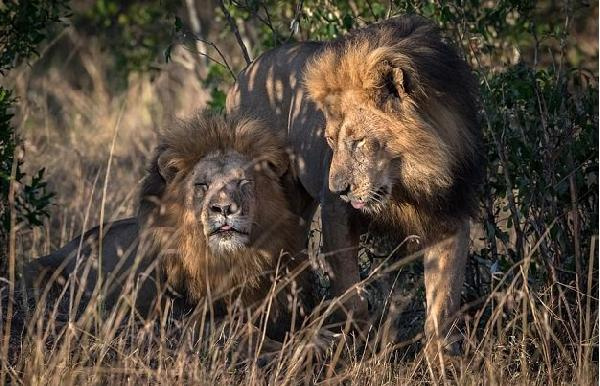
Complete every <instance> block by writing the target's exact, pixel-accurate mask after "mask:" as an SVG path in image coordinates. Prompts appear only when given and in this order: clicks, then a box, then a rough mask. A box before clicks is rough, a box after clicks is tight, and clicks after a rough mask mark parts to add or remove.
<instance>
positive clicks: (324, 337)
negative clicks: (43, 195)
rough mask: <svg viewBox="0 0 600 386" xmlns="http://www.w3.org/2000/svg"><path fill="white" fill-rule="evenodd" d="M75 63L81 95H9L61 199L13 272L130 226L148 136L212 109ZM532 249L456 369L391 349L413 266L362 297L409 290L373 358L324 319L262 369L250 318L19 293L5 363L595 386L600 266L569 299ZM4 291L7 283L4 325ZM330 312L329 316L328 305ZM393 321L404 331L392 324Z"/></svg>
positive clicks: (28, 77) (312, 379)
mask: <svg viewBox="0 0 600 386" xmlns="http://www.w3.org/2000/svg"><path fill="white" fill-rule="evenodd" d="M79 57H80V58H81V63H82V69H81V71H83V72H84V74H82V75H81V76H85V77H86V79H90V80H91V83H90V84H91V86H90V87H89V88H87V89H85V90H82V89H78V88H76V87H72V86H70V83H69V82H66V81H65V79H64V71H62V70H61V69H60V68H53V69H52V70H50V71H48V72H47V73H46V74H44V76H41V77H40V76H32V74H31V70H23V71H22V72H21V73H19V74H18V76H17V78H16V79H14V80H15V83H16V84H17V85H18V86H19V88H18V89H19V90H20V95H21V96H22V98H23V102H24V103H22V110H21V111H20V112H19V121H20V122H21V128H22V133H24V136H25V139H26V152H27V158H26V159H27V160H28V164H27V165H26V166H27V167H28V168H29V169H30V170H37V169H39V168H40V167H46V168H47V170H48V174H47V175H48V180H49V182H50V188H51V189H52V190H53V191H55V192H57V196H56V200H55V205H54V206H53V207H52V209H51V216H50V218H49V219H48V220H47V222H46V224H45V226H44V227H42V228H39V229H34V230H28V229H18V230H17V256H18V261H19V262H20V263H23V262H26V261H28V260H29V259H31V258H34V257H36V256H40V255H44V254H46V253H48V252H49V251H50V250H53V249H55V248H57V247H58V246H60V245H62V244H64V243H65V242H66V241H68V240H70V239H71V238H73V237H74V236H76V235H77V234H79V233H81V232H82V231H83V230H85V229H86V228H89V227H91V226H93V225H95V224H98V223H99V222H100V221H101V219H104V220H111V219H116V218H123V217H127V216H130V215H132V214H134V210H135V197H136V189H137V183H138V181H139V179H140V178H141V176H142V174H143V169H144V165H145V163H146V160H147V159H148V156H149V153H150V151H151V149H152V146H153V142H154V139H155V126H156V125H158V124H161V123H162V122H164V121H165V120H166V119H170V118H171V116H172V115H176V116H182V115H185V114H187V113H188V112H189V111H190V110H191V109H193V108H196V107H200V106H202V105H203V103H204V101H205V93H204V91H203V90H202V86H201V85H200V84H199V83H198V82H197V81H195V79H196V77H195V76H194V72H193V70H189V71H187V72H186V71H180V73H179V74H177V75H173V74H169V73H165V74H163V75H161V77H162V78H160V79H158V80H154V81H152V82H151V81H150V79H149V78H147V77H138V78H132V79H131V80H130V86H129V88H128V89H127V90H125V91H123V92H122V93H120V94H119V95H112V94H111V93H109V92H108V91H107V86H106V79H104V78H103V76H102V73H103V71H102V68H101V66H102V63H101V62H99V61H97V60H94V58H97V57H98V55H97V53H95V52H94V50H93V47H90V48H88V49H86V50H84V51H82V52H81V53H80V54H79ZM174 57H175V58H177V56H174ZM182 58H184V57H183V56H179V60H184V59H182ZM186 66H187V67H188V68H191V67H190V66H188V65H187V64H186V63H183V64H181V63H180V67H179V69H180V70H181V68H185V67H186ZM182 74H183V75H182ZM174 79H175V80H174ZM165 90H167V91H165ZM173 95H177V97H176V98H174V97H173ZM190 101H193V103H190ZM56 106H59V107H60V114H58V113H57V110H55V109H54V108H56ZM53 109H54V110H53ZM57 116H58V117H59V118H57ZM113 145H114V146H113ZM317 233H318V232H317ZM543 237H547V235H544V236H543ZM537 241H538V240H533V242H532V243H531V245H530V246H529V249H528V250H529V251H530V252H529V255H528V257H526V258H525V259H524V260H523V261H521V262H519V263H518V264H517V265H515V266H514V267H512V268H511V269H510V270H509V271H507V272H504V273H503V274H502V275H501V276H494V275H490V280H491V290H490V291H488V293H487V294H486V295H485V296H484V297H483V298H478V299H477V300H476V301H475V302H473V303H471V304H467V305H465V307H464V310H463V311H464V315H465V318H464V322H463V324H462V325H461V329H462V331H463V332H464V350H465V353H464V356H463V357H462V358H460V360H456V361H454V362H452V363H450V362H443V363H441V364H438V363H436V364H428V363H427V362H426V361H425V360H424V358H423V356H422V354H421V353H420V351H419V344H418V343H415V342H416V341H417V340H418V338H419V336H416V337H413V339H412V340H409V341H402V342H400V343H394V341H395V340H394V339H393V338H392V337H394V336H398V335H402V334H401V332H402V330H409V329H410V330H417V331H418V330H420V329H421V326H422V318H421V317H420V316H419V314H418V313H417V314H416V315H417V316H416V317H411V318H407V317H406V315H407V311H410V310H407V309H408V308H409V307H413V306H414V304H415V303H417V304H418V305H419V303H422V296H421V295H420V293H421V292H422V290H421V289H420V288H421V287H420V285H422V283H421V282H422V280H421V281H417V282H411V283H410V284H409V285H407V283H403V281H404V280H402V279H400V280H399V279H398V278H399V277H406V276H401V275H408V274H410V273H411V272H413V268H414V267H413V265H411V261H412V260H411V259H405V260H403V261H401V262H397V263H393V264H391V265H382V266H380V268H375V269H374V270H372V273H371V275H370V276H369V277H368V278H367V279H365V281H363V282H362V283H360V284H359V285H361V286H363V287H367V286H368V285H370V284H372V283H377V282H378V280H383V279H385V278H388V279H389V278H392V280H391V281H390V282H391V283H392V284H393V286H392V287H395V286H397V287H398V288H401V289H402V290H403V291H404V292H406V293H407V295H406V296H405V297H406V299H408V300H406V299H404V300H402V301H399V300H398V299H397V298H394V297H389V298H388V297H385V302H384V303H386V304H388V303H389V304H388V305H390V304H391V305H393V307H392V306H390V307H389V308H390V311H389V312H388V313H387V314H386V315H387V316H388V317H382V318H381V319H379V320H378V321H377V323H375V325H374V327H378V328H373V329H372V330H371V331H369V344H368V345H366V347H365V346H364V345H363V344H362V340H360V339H355V340H353V339H351V336H350V335H345V334H338V335H335V336H330V335H328V334H326V333H325V332H324V331H325V330H324V329H323V326H324V325H325V321H324V317H323V316H319V317H315V318H314V319H313V320H311V323H310V324H307V325H305V327H304V328H302V329H300V330H299V331H296V332H294V333H293V334H291V335H290V336H289V337H288V339H287V340H286V342H284V349H283V350H282V351H281V352H280V353H277V355H275V356H273V357H271V358H269V359H270V361H269V363H268V365H266V366H265V360H264V357H259V355H258V354H257V352H256V350H252V348H253V347H255V345H254V344H248V340H249V339H252V340H254V342H256V340H257V339H258V340H259V341H260V334H259V335H256V334H255V333H253V334H251V333H249V331H252V329H251V328H249V326H250V323H251V320H259V319H260V315H255V316H254V317H252V318H249V317H248V316H247V315H245V313H244V310H238V312H236V311H232V312H231V314H230V316H229V317H228V318H226V319H225V320H220V321H217V320H213V319H212V318H211V317H210V315H211V313H210V309H209V308H207V307H206V306H200V307H198V308H197V309H196V310H195V311H194V312H193V313H192V314H191V315H187V316H186V317H179V316H177V315H173V314H172V313H171V312H170V309H169V308H168V307H166V309H165V310H164V312H163V313H162V314H160V315H157V317H156V318H155V319H154V320H151V321H141V320H140V319H139V318H136V317H135V316H134V315H133V314H132V312H131V310H130V309H129V308H128V307H127V306H126V304H127V303H128V301H129V300H130V299H131V297H133V296H135V292H132V293H129V294H126V296H124V297H123V298H122V300H123V306H122V307H117V308H115V309H114V310H112V311H110V310H108V311H104V312H100V311H99V310H102V307H101V305H99V304H98V301H97V299H91V301H90V302H89V304H88V305H87V306H86V307H83V306H79V305H78V304H77V302H74V301H72V300H73V299H74V297H73V296H72V295H73V294H72V293H70V292H69V291H70V290H69V291H66V292H64V293H55V292H50V293H49V295H50V296H48V297H47V299H46V297H44V299H43V301H41V302H40V303H39V304H32V303H31V302H30V301H29V302H28V301H23V297H22V296H19V295H20V294H22V291H17V296H16V299H15V304H16V310H15V312H14V317H13V323H12V326H13V327H12V340H11V342H10V343H11V344H10V353H9V356H8V358H1V359H0V362H1V363H2V370H3V375H4V377H5V378H4V379H5V380H6V379H8V380H9V382H11V383H15V384H81V383H113V382H114V383H127V384H140V383H165V384H177V383H200V384H238V383H240V382H241V383H247V384H263V383H270V384H298V383H307V384H308V383H327V384H329V383H342V382H344V383H352V384H361V385H371V384H373V385H375V384H377V385H379V384H412V383H442V382H449V383H461V384H481V383H485V384H513V383H523V384H525V383H527V384H529V383H532V384H562V383H576V384H596V383H597V382H598V370H597V354H595V353H594V352H595V351H596V350H597V347H598V346H597V345H598V307H597V304H598V303H597V302H598V298H597V288H593V287H592V283H593V280H591V275H597V266H595V265H594V264H595V263H596V260H597V259H596V256H597V254H596V253H597V252H596V251H594V250H592V251H591V255H590V259H589V261H590V265H589V266H588V267H585V268H586V275H588V276H590V280H588V281H587V282H588V283H590V284H589V286H588V287H587V288H586V289H585V291H583V293H575V291H574V288H573V286H572V283H558V282H556V283H555V284H554V285H553V286H551V287H543V288H534V287H533V286H532V285H531V284H530V283H529V282H528V280H527V277H528V270H529V263H530V261H529V257H530V256H531V255H532V254H533V253H534V252H535V250H536V248H537V247H536V245H537ZM313 242H315V243H317V244H318V240H316V241H315V240H313ZM596 244H597V243H596V241H593V242H592V245H596ZM413 260H414V259H413ZM417 270H418V269H417ZM488 274H489V272H488ZM382 278H383V279H382ZM407 287H410V288H409V290H408V291H405V290H406V289H407ZM7 288H8V285H6V283H5V282H2V285H1V287H0V291H1V293H0V295H1V296H0V299H1V300H0V301H1V302H2V307H0V310H1V312H2V315H0V320H2V321H3V322H5V321H6V315H5V314H4V312H5V309H6V307H5V305H6V302H7V296H8V293H7V291H8V290H7ZM65 288H67V289H69V288H71V287H70V286H66V287H65ZM388 290H389V291H390V292H394V293H395V292H396V291H392V290H394V288H391V289H390V288H388ZM69 295H71V296H69ZM75 298H76V297H75ZM46 300H47V301H46ZM268 302H269V299H267V300H266V304H268ZM557 302H558V303H557ZM411 304H412V305H411ZM420 306H422V304H420ZM322 307H323V309H325V310H329V311H331V309H332V307H335V304H332V303H324V304H323V305H322ZM326 313H327V312H325V314H326ZM394 315H401V316H404V317H403V318H401V319H400V322H399V323H395V319H394V317H393V316H394ZM410 315H414V314H410ZM76 316H77V317H76ZM2 326H4V323H3V324H2ZM398 330H401V331H400V332H398ZM21 331H23V332H24V334H23V335H22V336H21V335H20V332H21ZM1 334H2V338H1V339H0V341H3V342H4V341H5V340H6V339H8V336H7V335H6V334H5V331H4V328H2V333H1ZM259 359H260V360H259ZM442 369H443V370H442Z"/></svg>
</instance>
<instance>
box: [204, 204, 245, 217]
mask: <svg viewBox="0 0 600 386" xmlns="http://www.w3.org/2000/svg"><path fill="white" fill-rule="evenodd" d="M210 210H211V211H213V212H214V213H219V214H222V215H223V216H229V215H232V214H237V213H238V212H239V211H240V206H239V205H237V204H236V203H234V202H232V203H229V202H228V203H213V204H212V205H211V206H210Z"/></svg>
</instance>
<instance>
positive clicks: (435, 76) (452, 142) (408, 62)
mask: <svg viewBox="0 0 600 386" xmlns="http://www.w3.org/2000/svg"><path fill="white" fill-rule="evenodd" d="M390 67H392V68H400V69H402V74H403V79H402V80H401V81H402V83H403V84H402V86H403V88H404V89H405V91H406V93H405V94H403V95H401V96H400V98H398V99H394V98H387V99H385V98H384V97H383V96H384V95H385V93H389V92H390V91H389V89H388V84H389V81H390V79H389V74H388V73H386V69H389V68H390ZM304 84H305V87H306V89H307V91H308V93H309V95H310V96H311V98H312V99H313V100H314V101H315V102H317V104H318V105H319V106H320V107H321V108H323V109H324V110H326V111H327V109H335V107H336V101H339V100H338V99H336V98H343V97H344V95H349V94H348V93H352V95H353V96H354V97H356V96H358V97H359V98H360V99H361V100H362V105H363V106H370V107H372V108H376V109H378V110H379V111H382V112H383V113H385V114H388V116H391V117H393V121H394V122H396V124H394V125H392V126H391V127H389V128H388V129H387V130H385V131H382V132H374V133H373V135H376V136H378V137H379V138H380V139H383V141H382V142H383V143H386V145H387V146H388V149H390V150H391V152H392V153H393V154H397V155H398V158H399V159H400V160H401V163H400V167H399V168H398V169H397V173H398V174H399V178H398V179H397V181H398V182H396V183H395V184H394V187H393V198H394V202H395V204H396V205H393V206H392V208H391V210H389V211H387V212H386V213H382V215H381V216H378V217H380V218H379V219H378V220H381V221H383V222H385V223H388V224H389V223H393V224H396V225H402V227H403V228H404V229H405V230H407V231H409V232H418V233H420V234H423V233H425V234H427V233H431V232H434V228H436V226H434V224H447V223H449V222H450V223H453V220H464V219H465V218H466V217H467V216H470V215H473V214H474V213H475V212H476V209H477V201H476V194H475V193H476V192H475V190H476V189H477V187H478V186H479V183H480V180H481V178H482V174H483V165H484V164H483V157H482V152H481V142H482V140H481V130H480V126H479V122H478V117H477V111H478V105H477V85H476V83H475V81H474V78H473V76H472V74H471V72H470V69H469V67H468V66H467V65H466V63H465V62H464V61H463V60H462V59H461V58H460V57H459V56H458V55H457V53H456V52H455V50H454V49H453V48H452V47H451V46H450V45H449V44H448V43H446V42H444V41H443V39H442V38H441V37H440V35H439V33H438V31H437V28H436V27H435V26H434V25H433V24H432V23H430V22H428V21H426V20H425V19H423V18H421V17H417V16H412V17H405V18H399V19H390V20H387V21H384V22H381V23H377V24H373V25H371V26H368V27H366V28H361V29H358V30H356V31H353V32H350V33H349V34H348V35H346V36H344V37H341V38H339V39H337V40H334V41H331V42H327V43H325V44H324V45H323V46H322V47H321V48H320V51H319V52H318V53H317V54H316V55H315V56H314V57H313V59H312V60H311V61H310V62H309V64H308V66H307V68H306V69H305V73H304ZM340 113H341V112H340ZM367 124H368V122H367Z"/></svg>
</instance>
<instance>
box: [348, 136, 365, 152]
mask: <svg viewBox="0 0 600 386" xmlns="http://www.w3.org/2000/svg"><path fill="white" fill-rule="evenodd" d="M366 142H367V140H366V138H365V137H362V138H359V139H355V140H353V141H352V144H351V147H352V150H353V151H354V150H356V149H359V148H361V147H363V146H364V145H365V143H366Z"/></svg>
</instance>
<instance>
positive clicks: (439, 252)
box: [227, 16, 483, 353]
mask: <svg viewBox="0 0 600 386" xmlns="http://www.w3.org/2000/svg"><path fill="white" fill-rule="evenodd" d="M476 89H477V86H476V83H475V82H474V79H473V76H472V74H471V72H470V69H469V67H468V65H467V64H466V63H465V62H464V61H463V60H462V59H461V58H460V57H459V56H458V55H457V53H456V52H455V51H454V49H452V48H451V47H450V46H449V45H448V44H447V43H445V42H444V41H443V40H442V38H441V37H440V34H439V33H438V31H437V29H436V27H435V26H434V25H433V24H432V23H430V22H428V21H426V20H425V19H423V18H421V17H417V16H408V17H400V18H395V19H391V20H386V21H383V22H380V23H377V24H373V25H370V26H368V27H366V28H362V29H358V30H355V31H353V32H351V33H349V34H348V35H346V36H344V37H342V38H340V39H337V40H334V41H330V42H322V43H320V42H306V43H298V44H291V45H285V46H282V47H279V48H276V49H274V50H271V51H269V52H266V53H265V54H263V55H262V56H261V57H259V58H258V59H256V61H255V62H254V63H252V64H251V65H250V66H249V67H248V68H246V69H245V70H244V71H242V72H241V73H240V75H239V78H238V81H237V83H236V85H235V86H234V88H233V89H232V90H231V91H230V92H229V95H228V97H227V108H228V110H229V111H238V112H241V113H243V114H254V115H255V116H257V117H258V118H260V119H262V120H264V121H265V122H266V123H267V124H269V125H270V126H272V127H276V128H278V129H279V130H280V131H281V132H283V133H286V134H287V136H288V138H289V140H290V142H291V144H292V147H293V150H294V158H293V165H292V166H293V171H294V173H295V175H296V176H297V178H298V183H299V184H300V185H301V186H302V188H303V189H304V190H305V191H306V193H307V196H308V197H310V198H311V199H310V200H308V201H307V202H308V204H307V205H296V207H295V208H294V209H295V210H296V211H297V212H298V213H301V214H302V215H303V216H304V217H305V219H307V220H308V219H310V218H311V216H312V215H313V213H314V210H315V207H316V205H317V204H319V203H320V204H321V206H322V212H321V215H322V224H323V229H322V231H323V248H324V253H326V254H327V255H328V256H330V257H329V258H328V264H329V266H330V267H329V274H330V276H331V291H332V292H333V294H334V295H340V294H342V293H344V292H345V291H346V290H348V289H349V288H351V287H352V286H353V285H354V284H355V283H357V282H358V281H359V269H358V266H357V264H356V263H355V262H356V260H357V259H356V253H357V246H358V243H359V236H360V234H361V233H363V232H365V231H366V229H367V227H368V226H371V227H373V228H375V229H378V230H381V231H384V232H390V233H394V234H395V236H397V238H398V239H399V240H402V239H403V238H404V237H405V236H408V235H417V236H419V238H420V240H421V242H420V245H421V247H422V252H423V254H424V260H425V286H426V298H427V299H426V300H427V318H426V323H425V332H426V334H427V336H428V338H429V339H430V340H431V341H432V342H436V343H441V344H432V345H429V346H428V349H433V351H432V353H438V352H439V349H441V348H445V349H449V351H450V352H456V350H457V349H458V345H457V344H455V342H456V341H457V339H456V336H454V334H453V330H451V326H452V324H453V322H454V320H455V316H456V313H457V311H458V309H459V306H460V292H461V288H462V284H463V280H464V279H463V278H464V269H465V264H466V259H467V253H468V246H469V220H470V218H471V216H473V215H474V214H475V212H476V208H477V200H476V191H477V189H478V186H479V185H480V182H481V179H482V169H483V162H482V161H483V157H482V152H481V150H480V146H481V141H482V140H481V137H482V134H481V130H480V127H479V125H478V120H477V108H478V107H477V95H476ZM345 305H346V307H347V308H348V309H349V310H350V311H351V312H353V313H354V316H355V317H357V318H358V319H360V318H361V317H364V316H365V314H366V304H365V301H364V300H362V299H360V297H359V296H353V297H351V298H350V300H349V301H347V302H346V304H345Z"/></svg>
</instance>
